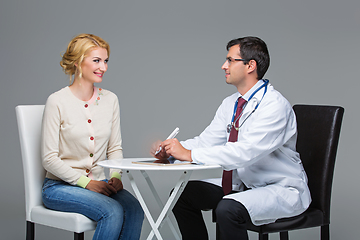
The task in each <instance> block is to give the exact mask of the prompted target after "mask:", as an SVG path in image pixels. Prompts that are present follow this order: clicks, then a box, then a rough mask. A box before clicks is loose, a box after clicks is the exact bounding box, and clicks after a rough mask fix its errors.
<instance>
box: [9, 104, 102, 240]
mask: <svg viewBox="0 0 360 240" xmlns="http://www.w3.org/2000/svg"><path fill="white" fill-rule="evenodd" d="M43 112H44V105H27V106H17V107H16V117H17V122H18V129H19V138H20V146H21V156H22V162H23V170H24V182H25V185H24V186H25V205H26V239H27V240H34V236H35V223H36V224H42V225H46V226H50V227H54V228H59V229H63V230H67V231H72V232H74V239H75V240H83V239H84V232H85V231H91V230H94V229H95V228H96V222H94V221H92V220H91V219H89V218H87V217H85V216H84V215H81V214H77V213H67V212H60V211H53V210H50V209H47V208H45V207H44V205H43V203H42V199H41V189H42V184H43V181H44V177H45V170H44V168H43V167H42V164H41V154H40V139H41V122H42V116H43Z"/></svg>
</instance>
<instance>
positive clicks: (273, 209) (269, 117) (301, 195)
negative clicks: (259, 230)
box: [181, 81, 311, 225]
mask: <svg viewBox="0 0 360 240" xmlns="http://www.w3.org/2000/svg"><path fill="white" fill-rule="evenodd" d="M262 84H263V81H259V82H258V83H257V84H256V85H255V86H254V87H253V88H252V89H251V90H250V91H248V92H247V93H246V94H245V95H244V96H243V98H245V99H246V100H248V98H249V97H250V95H251V93H252V92H254V91H255V90H256V89H257V88H258V87H259V86H261V85H262ZM264 90H265V88H264V87H263V88H261V89H260V90H259V91H258V92H257V93H256V94H255V95H254V96H253V97H252V98H251V99H250V101H249V102H248V104H247V106H246V107H245V109H244V110H243V114H242V116H241V118H240V122H239V123H240V125H241V124H242V126H241V127H240V130H239V133H238V141H237V142H227V140H228V138H229V133H228V132H227V131H226V130H227V125H228V124H229V123H231V119H232V116H233V113H234V112H233V111H234V104H235V102H236V100H237V99H238V97H239V96H240V93H238V92H237V93H234V94H233V95H231V96H229V97H227V98H225V99H224V100H223V102H222V104H221V105H220V107H219V108H218V110H217V112H216V115H215V117H214V119H213V120H212V122H211V123H210V125H209V126H208V127H207V128H206V129H205V130H204V131H203V132H202V133H201V134H200V135H199V136H198V137H195V138H193V139H189V140H187V141H183V142H181V144H182V145H183V146H184V147H185V148H187V149H191V150H192V151H191V156H192V159H193V161H194V162H196V163H199V164H201V163H209V164H220V165H221V166H222V167H223V168H224V169H226V170H234V171H233V189H234V190H240V192H238V193H234V194H230V195H227V196H225V197H224V198H228V199H234V200H236V201H239V202H241V203H242V204H243V205H244V206H245V207H246V208H247V210H248V212H249V214H250V217H251V220H252V222H253V223H254V224H255V225H262V224H266V223H271V222H274V221H275V220H276V219H278V218H283V217H291V216H295V215H298V214H300V213H302V212H303V211H305V210H306V209H307V208H308V206H309V204H310V202H311V197H310V192H309V189H308V186H307V176H306V173H305V171H304V168H303V165H302V163H301V160H300V157H299V154H298V153H297V152H296V150H295V145H296V138H297V130H296V118H295V114H294V112H293V110H292V107H291V105H290V103H289V102H288V101H287V100H286V99H285V98H284V97H283V96H282V95H281V94H280V93H279V92H278V91H276V90H275V89H274V88H273V86H272V85H271V84H268V87H267V92H266V93H265V95H263V94H264ZM263 96H264V97H263ZM262 97H263V98H262ZM261 99H262V100H261ZM260 101H261V102H260ZM259 102H260V104H259V106H258V108H257V109H256V110H255V111H254V112H253V110H254V109H255V107H256V105H257V104H258V103H259ZM252 112H253V113H252ZM245 119H246V120H245ZM205 181H207V182H211V183H214V184H217V185H219V186H221V179H208V180H205ZM243 184H245V186H246V187H248V188H250V190H247V191H242V192H241V190H242V188H243Z"/></svg>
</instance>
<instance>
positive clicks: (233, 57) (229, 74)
mask: <svg viewBox="0 0 360 240" xmlns="http://www.w3.org/2000/svg"><path fill="white" fill-rule="evenodd" d="M243 60H244V59H242V58H241V56H240V45H234V46H232V47H231V48H230V49H229V52H228V54H227V56H226V61H225V63H224V64H223V65H222V67H221V69H222V70H224V71H225V78H226V83H228V84H232V85H234V86H236V87H238V86H240V85H241V84H242V83H243V82H244V79H245V76H246V65H245V64H244V62H243Z"/></svg>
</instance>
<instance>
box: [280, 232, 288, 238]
mask: <svg viewBox="0 0 360 240" xmlns="http://www.w3.org/2000/svg"><path fill="white" fill-rule="evenodd" d="M280 240H289V233H288V232H287V231H286V232H280Z"/></svg>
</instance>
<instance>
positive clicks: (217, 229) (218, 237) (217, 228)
mask: <svg viewBox="0 0 360 240" xmlns="http://www.w3.org/2000/svg"><path fill="white" fill-rule="evenodd" d="M215 226H216V231H215V234H216V238H215V239H216V240H220V231H219V224H218V223H217V222H216V223H215Z"/></svg>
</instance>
